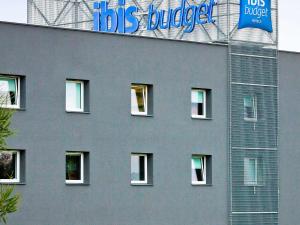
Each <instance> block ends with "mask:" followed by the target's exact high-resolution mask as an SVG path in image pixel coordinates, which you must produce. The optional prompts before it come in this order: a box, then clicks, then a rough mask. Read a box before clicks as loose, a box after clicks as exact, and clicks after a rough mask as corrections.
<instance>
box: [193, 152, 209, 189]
mask: <svg viewBox="0 0 300 225" xmlns="http://www.w3.org/2000/svg"><path fill="white" fill-rule="evenodd" d="M191 168H192V184H196V185H197V184H206V156H201V155H193V156H192V165H191Z"/></svg>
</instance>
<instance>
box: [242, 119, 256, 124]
mask: <svg viewBox="0 0 300 225" xmlns="http://www.w3.org/2000/svg"><path fill="white" fill-rule="evenodd" d="M244 121H246V122H250V123H257V119H247V118H244Z"/></svg>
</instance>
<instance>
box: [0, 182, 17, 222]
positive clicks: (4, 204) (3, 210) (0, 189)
mask: <svg viewBox="0 0 300 225" xmlns="http://www.w3.org/2000/svg"><path fill="white" fill-rule="evenodd" d="M19 202H20V194H14V186H11V185H1V186H0V223H1V222H3V223H4V224H7V215H8V214H9V213H13V212H16V211H17V209H18V204H19Z"/></svg>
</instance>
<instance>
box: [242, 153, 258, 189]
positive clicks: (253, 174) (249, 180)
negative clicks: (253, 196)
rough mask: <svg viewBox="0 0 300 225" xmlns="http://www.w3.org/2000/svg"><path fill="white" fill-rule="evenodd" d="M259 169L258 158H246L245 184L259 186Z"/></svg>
mask: <svg viewBox="0 0 300 225" xmlns="http://www.w3.org/2000/svg"><path fill="white" fill-rule="evenodd" d="M257 177H258V168H257V159H256V158H244V184H245V185H249V186H252V185H253V186H255V185H257V184H258V182H257Z"/></svg>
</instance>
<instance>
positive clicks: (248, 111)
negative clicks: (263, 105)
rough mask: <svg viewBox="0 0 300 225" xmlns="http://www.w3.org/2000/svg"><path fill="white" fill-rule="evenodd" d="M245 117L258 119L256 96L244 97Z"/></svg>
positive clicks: (249, 119)
mask: <svg viewBox="0 0 300 225" xmlns="http://www.w3.org/2000/svg"><path fill="white" fill-rule="evenodd" d="M244 119H245V120H247V121H257V98H256V96H246V97H244Z"/></svg>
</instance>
